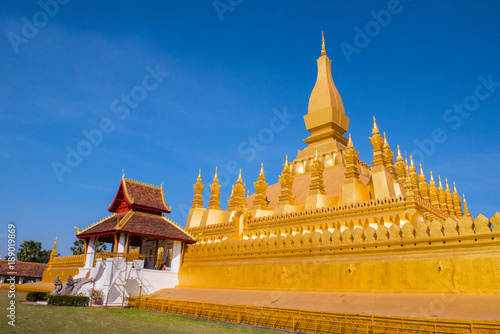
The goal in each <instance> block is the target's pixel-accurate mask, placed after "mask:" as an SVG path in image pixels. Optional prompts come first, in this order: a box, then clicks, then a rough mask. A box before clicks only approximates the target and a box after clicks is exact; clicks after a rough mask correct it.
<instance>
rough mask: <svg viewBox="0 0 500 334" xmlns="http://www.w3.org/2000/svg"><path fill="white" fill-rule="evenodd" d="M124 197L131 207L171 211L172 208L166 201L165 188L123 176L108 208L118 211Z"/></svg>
mask: <svg viewBox="0 0 500 334" xmlns="http://www.w3.org/2000/svg"><path fill="white" fill-rule="evenodd" d="M123 199H125V201H126V202H127V204H128V205H129V207H135V208H141V209H147V210H152V211H156V212H166V213H170V208H169V207H168V206H167V204H166V203H165V197H164V195H163V189H162V188H160V187H155V186H152V185H148V184H144V183H141V182H137V181H132V180H129V179H126V178H123V179H122V181H121V183H120V187H119V188H118V191H117V193H116V196H115V198H114V200H113V202H112V203H111V205H110V206H109V209H108V210H109V211H111V212H116V210H117V208H118V207H119V206H120V204H121V202H122V201H123Z"/></svg>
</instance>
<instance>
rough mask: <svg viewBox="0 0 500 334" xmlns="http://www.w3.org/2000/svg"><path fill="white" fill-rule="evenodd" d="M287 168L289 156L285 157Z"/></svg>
mask: <svg viewBox="0 0 500 334" xmlns="http://www.w3.org/2000/svg"><path fill="white" fill-rule="evenodd" d="M285 167H288V155H286V156H285Z"/></svg>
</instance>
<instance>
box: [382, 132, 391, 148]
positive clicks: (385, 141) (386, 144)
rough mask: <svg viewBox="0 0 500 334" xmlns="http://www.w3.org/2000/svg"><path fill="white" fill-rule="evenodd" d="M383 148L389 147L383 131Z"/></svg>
mask: <svg viewBox="0 0 500 334" xmlns="http://www.w3.org/2000/svg"><path fill="white" fill-rule="evenodd" d="M383 148H384V149H389V148H390V147H389V142H388V141H387V137H386V136H385V131H384V145H383Z"/></svg>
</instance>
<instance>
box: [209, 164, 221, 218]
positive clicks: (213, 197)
mask: <svg viewBox="0 0 500 334" xmlns="http://www.w3.org/2000/svg"><path fill="white" fill-rule="evenodd" d="M219 197H220V185H219V179H218V178H217V168H215V176H214V180H213V182H212V184H211V185H210V200H209V201H208V209H214V210H220V201H219Z"/></svg>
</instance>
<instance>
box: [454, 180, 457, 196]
mask: <svg viewBox="0 0 500 334" xmlns="http://www.w3.org/2000/svg"><path fill="white" fill-rule="evenodd" d="M453 193H457V194H458V191H457V186H456V185H455V181H453Z"/></svg>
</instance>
